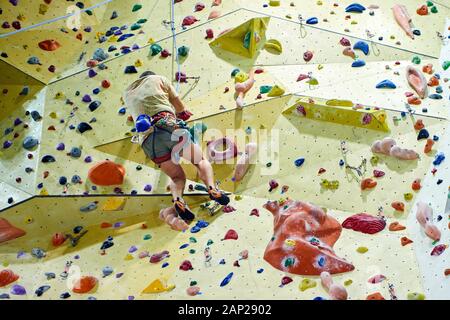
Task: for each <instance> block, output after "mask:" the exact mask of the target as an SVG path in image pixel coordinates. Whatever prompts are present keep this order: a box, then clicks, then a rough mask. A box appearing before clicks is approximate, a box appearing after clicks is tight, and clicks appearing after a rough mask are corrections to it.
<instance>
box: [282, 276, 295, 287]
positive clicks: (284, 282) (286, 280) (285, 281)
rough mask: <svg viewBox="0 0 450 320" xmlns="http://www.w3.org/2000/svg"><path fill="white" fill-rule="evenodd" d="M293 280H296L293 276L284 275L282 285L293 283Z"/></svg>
mask: <svg viewBox="0 0 450 320" xmlns="http://www.w3.org/2000/svg"><path fill="white" fill-rule="evenodd" d="M292 281H294V280H292V278H291V277H288V276H284V277H283V278H282V279H281V285H282V286H285V285H287V284H289V283H291V282H292Z"/></svg>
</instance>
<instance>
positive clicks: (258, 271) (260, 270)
mask: <svg viewBox="0 0 450 320" xmlns="http://www.w3.org/2000/svg"><path fill="white" fill-rule="evenodd" d="M256 272H257V273H263V272H264V269H263V268H261V269H258V270H256Z"/></svg>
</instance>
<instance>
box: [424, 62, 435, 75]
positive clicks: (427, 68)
mask: <svg viewBox="0 0 450 320" xmlns="http://www.w3.org/2000/svg"><path fill="white" fill-rule="evenodd" d="M422 71H423V72H425V73H428V74H432V73H433V65H432V64H431V63H429V64H427V65H424V66H423V67H422Z"/></svg>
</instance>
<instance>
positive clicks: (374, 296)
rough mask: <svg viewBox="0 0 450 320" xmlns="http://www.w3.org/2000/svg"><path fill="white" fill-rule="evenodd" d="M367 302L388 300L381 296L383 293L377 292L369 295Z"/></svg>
mask: <svg viewBox="0 0 450 320" xmlns="http://www.w3.org/2000/svg"><path fill="white" fill-rule="evenodd" d="M366 300H386V299H385V298H384V297H383V296H382V295H381V293H379V292H375V293H372V294H369V295H368V296H367V298H366Z"/></svg>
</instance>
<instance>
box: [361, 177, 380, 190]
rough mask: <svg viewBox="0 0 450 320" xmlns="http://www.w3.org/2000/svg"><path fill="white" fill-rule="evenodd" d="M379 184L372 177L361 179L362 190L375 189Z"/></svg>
mask: <svg viewBox="0 0 450 320" xmlns="http://www.w3.org/2000/svg"><path fill="white" fill-rule="evenodd" d="M376 185H377V182H376V181H375V180H373V179H371V178H367V179H364V180H362V181H361V190H366V189H373V188H375V187H376Z"/></svg>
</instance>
